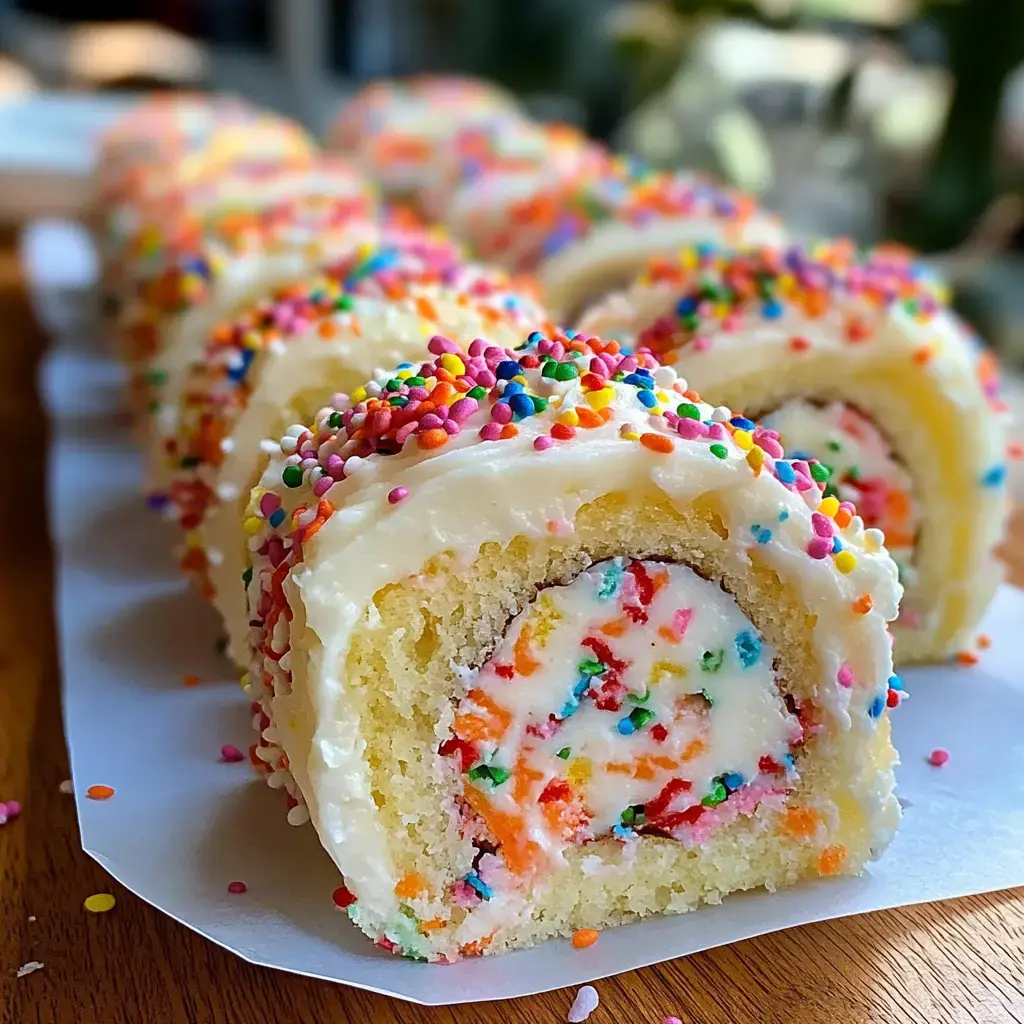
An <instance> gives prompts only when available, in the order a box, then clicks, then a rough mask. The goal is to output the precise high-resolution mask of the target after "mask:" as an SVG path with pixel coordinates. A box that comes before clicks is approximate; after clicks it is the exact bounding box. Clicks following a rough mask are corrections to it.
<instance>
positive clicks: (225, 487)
mask: <svg viewBox="0 0 1024 1024" xmlns="http://www.w3.org/2000/svg"><path fill="white" fill-rule="evenodd" d="M238 496H239V492H238V488H237V487H236V486H235V485H234V484H217V497H218V498H220V500H221V501H234V500H235V498H237V497H238Z"/></svg>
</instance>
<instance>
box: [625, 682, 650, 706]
mask: <svg viewBox="0 0 1024 1024" xmlns="http://www.w3.org/2000/svg"><path fill="white" fill-rule="evenodd" d="M629 699H630V700H631V701H634V702H635V703H636V704H646V703H647V702H648V701H649V700H650V699H651V688H650V687H649V686H648V687H647V689H646V690H644V692H643V696H640V695H639V694H636V693H631V694H630V695H629Z"/></svg>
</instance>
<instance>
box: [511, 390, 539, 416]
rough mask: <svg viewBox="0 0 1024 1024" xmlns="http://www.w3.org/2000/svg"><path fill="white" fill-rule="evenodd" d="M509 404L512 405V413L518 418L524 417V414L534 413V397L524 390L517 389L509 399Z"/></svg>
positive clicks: (530, 414)
mask: <svg viewBox="0 0 1024 1024" xmlns="http://www.w3.org/2000/svg"><path fill="white" fill-rule="evenodd" d="M508 404H509V405H510V406H511V407H512V415H513V416H514V417H515V418H516V419H517V420H521V419H523V417H524V416H532V415H533V412H534V409H533V399H532V398H531V397H530V396H529V395H525V394H523V393H522V392H519V391H517V392H516V393H515V394H514V395H513V396H512V397H511V398H510V399H509V403H508Z"/></svg>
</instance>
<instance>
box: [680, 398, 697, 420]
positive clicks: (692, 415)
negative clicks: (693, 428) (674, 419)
mask: <svg viewBox="0 0 1024 1024" xmlns="http://www.w3.org/2000/svg"><path fill="white" fill-rule="evenodd" d="M676 412H677V413H678V414H679V415H680V416H682V417H683V419H687V420H699V419H700V409H698V408H697V406H695V405H694V404H693V402H681V403H680V404H679V405H677V406H676Z"/></svg>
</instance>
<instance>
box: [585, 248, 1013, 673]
mask: <svg viewBox="0 0 1024 1024" xmlns="http://www.w3.org/2000/svg"><path fill="white" fill-rule="evenodd" d="M944 300H945V293H944V289H943V288H942V286H941V283H939V282H938V281H937V280H936V279H935V278H934V277H933V276H932V275H930V274H929V272H928V271H927V270H926V269H925V268H924V267H923V266H921V265H918V264H915V263H914V262H912V261H910V260H908V259H907V258H906V257H905V256H903V255H900V254H896V253H892V252H889V251H885V250H879V251H877V252H873V253H867V254H860V253H858V252H856V251H855V250H854V249H853V247H852V246H851V245H849V244H848V243H842V242H839V243H830V244H823V245H820V246H818V247H816V248H814V249H812V250H804V249H801V248H798V247H792V248H789V249H782V250H775V249H758V250H751V251H748V252H730V251H729V250H727V249H716V248H714V247H712V246H702V247H695V248H690V249H687V250H685V251H684V252H683V253H682V254H681V255H679V256H678V257H677V258H675V259H662V260H656V261H652V263H651V264H650V266H649V267H648V268H647V269H646V270H645V272H644V273H643V274H642V275H641V276H640V277H639V278H638V279H637V281H636V282H635V284H634V285H633V286H632V287H631V288H630V289H629V290H627V291H626V292H624V293H620V294H618V295H614V296H612V297H610V298H609V299H607V300H606V301H604V302H602V303H599V304H598V305H597V306H595V307H594V308H593V309H592V310H591V311H589V312H588V314H587V315H585V316H584V317H583V319H582V324H583V325H584V328H585V329H586V330H592V331H601V332H603V333H604V334H605V335H607V336H610V337H616V338H620V339H621V340H622V341H623V342H624V343H627V344H636V345H638V346H640V347H649V348H651V349H653V350H654V351H656V352H659V353H661V354H662V357H663V358H666V359H669V360H671V361H672V363H673V365H675V366H676V368H677V369H678V370H679V372H680V373H685V374H686V376H687V378H688V379H689V380H690V381H691V382H692V383H693V385H694V387H697V388H699V389H700V390H701V391H702V393H704V394H705V395H706V396H708V397H709V398H710V399H711V400H713V401H720V402H723V403H724V404H727V405H728V404H733V405H740V404H742V406H743V407H744V408H745V409H747V410H748V411H749V412H751V413H756V414H763V413H769V412H771V411H773V410H775V409H778V408H779V407H780V406H784V405H786V403H788V402H790V401H792V400H795V399H810V400H812V401H815V402H821V403H826V404H827V403H829V402H833V401H838V402H842V403H846V404H848V405H850V406H852V407H854V409H856V410H859V411H860V412H861V413H862V414H865V415H866V416H867V417H869V418H870V419H871V420H873V421H874V423H875V425H876V427H877V428H878V430H879V431H880V432H881V434H882V435H883V437H884V438H885V440H886V442H888V444H889V445H890V446H891V448H892V450H893V452H894V453H895V458H896V460H897V461H898V462H899V463H900V464H902V466H903V467H905V469H906V471H907V472H908V474H909V476H910V478H911V481H912V484H913V499H914V503H915V506H916V508H917V509H918V515H919V518H920V529H919V530H918V532H917V536H916V538H915V539H914V540H913V542H912V543H913V547H914V555H913V563H914V579H913V583H912V585H910V586H909V588H908V592H907V594H906V597H905V600H904V606H903V607H904V611H903V614H902V615H901V618H900V622H899V623H898V626H897V630H896V633H897V659H898V660H901V661H912V660H927V659H934V658H937V657H942V656H943V655H946V654H949V653H952V652H953V651H955V650H957V649H958V648H960V647H962V646H964V645H966V644H967V643H969V641H970V631H971V630H972V629H973V628H974V626H975V625H976V624H977V622H978V620H979V619H980V617H981V614H982V613H983V611H984V609H985V607H986V606H987V605H988V602H989V600H990V599H991V597H992V595H993V593H994V592H995V588H996V586H997V584H998V581H999V579H1000V576H1001V570H1000V569H999V565H998V562H997V561H996V559H995V557H994V554H993V548H994V546H995V545H996V544H997V543H998V541H999V539H1000V537H1001V536H1002V531H1003V526H1004V522H1005V516H1006V509H1007V500H1006V492H1005V477H1006V443H1007V441H1006V414H1005V406H1004V405H1003V403H1002V402H1001V400H1000V398H999V393H998V379H997V376H996V372H995V365H994V359H993V357H992V356H991V354H990V353H987V352H986V351H985V350H984V348H983V346H982V345H981V343H980V342H979V341H978V339H977V338H976V337H975V336H974V335H973V333H972V332H971V331H970V329H969V328H968V327H967V326H966V325H965V324H964V323H963V322H962V321H960V320H959V319H958V318H957V317H956V316H955V315H954V314H953V313H951V312H950V311H949V310H948V308H947V307H946V306H945V304H944ZM815 454H816V455H817V456H818V457H819V458H820V459H822V461H824V462H830V461H831V460H830V453H829V451H827V450H824V451H816V452H815ZM862 504H863V506H864V507H863V508H861V511H862V513H866V512H870V513H873V512H874V510H873V509H872V506H871V504H870V502H863V503H862ZM858 507H861V506H858ZM872 518H873V519H876V521H877V522H880V521H881V520H878V519H877V517H876V516H875V515H874V514H873V515H872ZM905 541H906V538H905V537H903V536H900V537H899V542H900V543H899V544H898V545H897V547H900V548H905V547H906V543H905Z"/></svg>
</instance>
